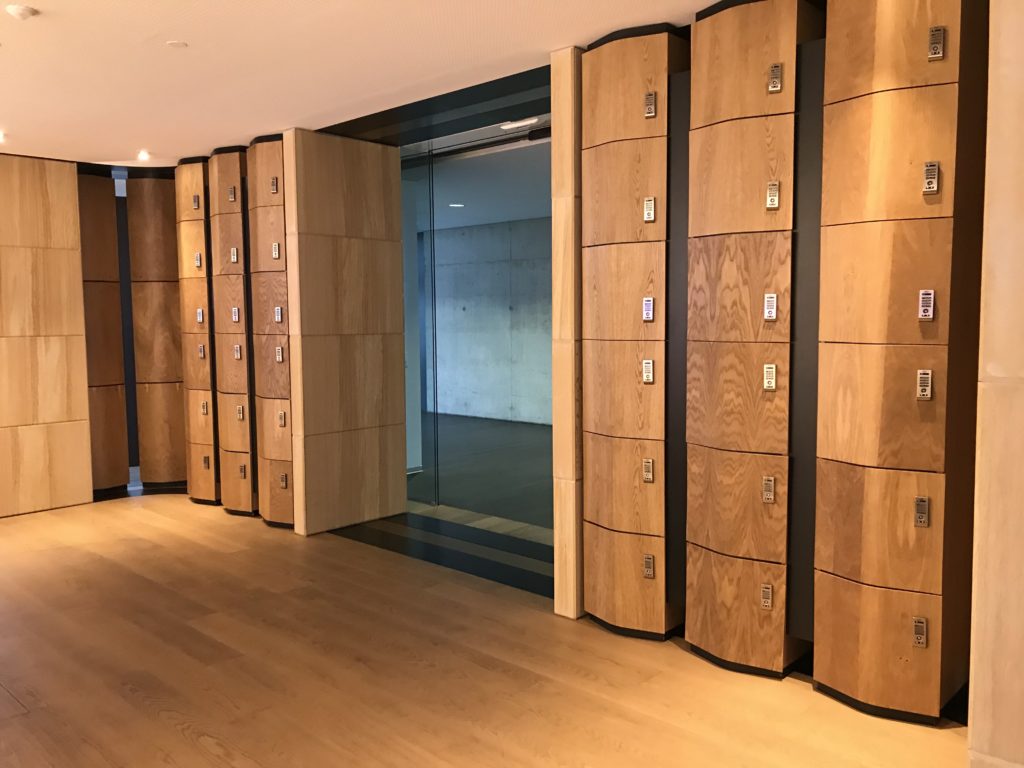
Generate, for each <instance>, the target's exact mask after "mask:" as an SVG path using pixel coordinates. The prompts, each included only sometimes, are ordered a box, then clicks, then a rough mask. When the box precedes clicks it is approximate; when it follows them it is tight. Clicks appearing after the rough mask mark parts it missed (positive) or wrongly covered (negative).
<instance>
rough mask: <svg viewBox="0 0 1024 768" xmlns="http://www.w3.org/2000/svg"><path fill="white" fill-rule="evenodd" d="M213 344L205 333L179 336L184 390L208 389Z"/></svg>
mask: <svg viewBox="0 0 1024 768" xmlns="http://www.w3.org/2000/svg"><path fill="white" fill-rule="evenodd" d="M212 359H213V344H212V341H211V338H210V337H209V336H208V335H207V334H205V333H183V334H181V368H182V380H183V381H184V382H185V388H186V389H210V388H211V386H212V385H211V383H210V361H211V360H212Z"/></svg>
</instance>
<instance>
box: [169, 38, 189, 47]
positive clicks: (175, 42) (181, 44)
mask: <svg viewBox="0 0 1024 768" xmlns="http://www.w3.org/2000/svg"><path fill="white" fill-rule="evenodd" d="M166 45H167V47H168V48H188V43H187V42H186V41H184V40H168V41H167V43H166Z"/></svg>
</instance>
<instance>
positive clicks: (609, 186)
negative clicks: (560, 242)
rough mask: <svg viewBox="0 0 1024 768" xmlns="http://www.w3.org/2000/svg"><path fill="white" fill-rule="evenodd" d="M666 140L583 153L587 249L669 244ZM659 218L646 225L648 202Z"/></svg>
mask: <svg viewBox="0 0 1024 768" xmlns="http://www.w3.org/2000/svg"><path fill="white" fill-rule="evenodd" d="M667 168H668V140H667V139H666V138H664V137H656V138H653V139H635V140H631V141H616V142H612V143H611V144H602V145H600V146H597V147H592V148H591V149H585V150H583V160H582V190H583V192H582V195H583V245H584V246H590V245H608V244H611V243H635V242H642V241H647V242H650V241H656V240H665V239H666V234H667V232H668V227H667V222H668V171H667ZM647 197H653V198H654V203H655V218H654V221H652V222H645V221H644V198H647Z"/></svg>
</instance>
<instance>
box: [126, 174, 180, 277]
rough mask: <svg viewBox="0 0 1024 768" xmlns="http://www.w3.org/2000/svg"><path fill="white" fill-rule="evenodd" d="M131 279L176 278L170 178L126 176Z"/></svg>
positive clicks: (176, 250)
mask: <svg viewBox="0 0 1024 768" xmlns="http://www.w3.org/2000/svg"><path fill="white" fill-rule="evenodd" d="M127 204H128V255H129V257H130V259H131V267H132V280H134V281H141V280H177V279H178V267H177V261H178V260H177V253H178V227H177V224H176V223H175V207H174V206H175V189H174V181H172V180H171V179H128V192H127Z"/></svg>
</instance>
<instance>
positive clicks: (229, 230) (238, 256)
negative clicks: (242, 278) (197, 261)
mask: <svg viewBox="0 0 1024 768" xmlns="http://www.w3.org/2000/svg"><path fill="white" fill-rule="evenodd" d="M244 228H245V226H244V222H243V219H242V214H240V213H222V214H221V215H220V216H214V217H213V218H212V219H210V248H211V258H212V259H213V274H214V275H240V274H242V273H243V272H244V271H245V258H244V257H245V241H244V238H243V232H244Z"/></svg>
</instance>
